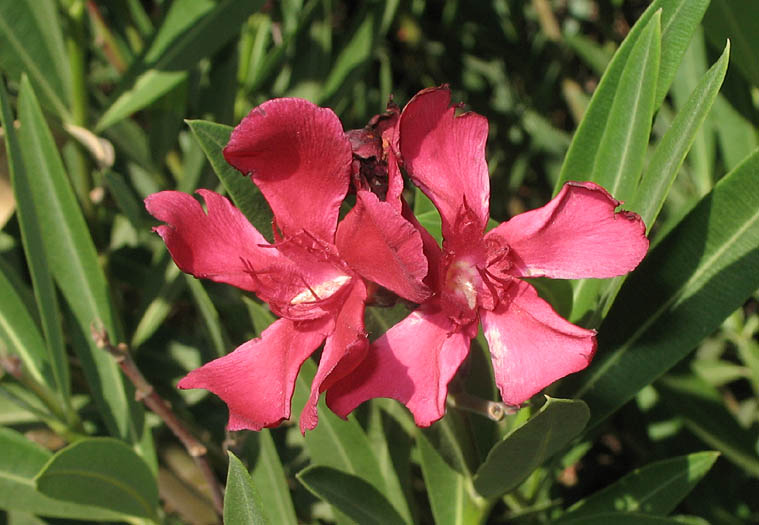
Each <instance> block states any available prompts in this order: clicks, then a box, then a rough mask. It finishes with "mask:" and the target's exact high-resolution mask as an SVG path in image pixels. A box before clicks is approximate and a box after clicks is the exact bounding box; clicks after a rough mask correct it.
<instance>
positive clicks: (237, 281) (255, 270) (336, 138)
mask: <svg viewBox="0 0 759 525" xmlns="http://www.w3.org/2000/svg"><path fill="white" fill-rule="evenodd" d="M224 156H225V158H226V159H227V161H228V162H229V163H230V164H231V165H232V166H234V167H235V168H237V169H238V170H240V171H241V172H243V173H244V174H250V177H251V178H252V180H253V182H254V183H255V184H256V185H257V186H258V188H259V189H260V190H261V192H262V194H263V196H264V197H265V198H266V200H267V202H268V203H269V205H270V206H271V209H272V212H273V215H274V224H273V230H274V236H275V241H274V243H269V242H268V241H267V240H266V239H265V238H264V237H263V236H262V235H261V233H259V232H258V231H257V230H256V229H255V228H254V227H253V226H252V225H251V224H250V223H249V221H248V220H247V219H246V218H245V216H244V215H243V214H242V213H241V212H240V211H239V210H238V209H237V208H235V207H234V206H233V205H232V204H231V203H230V202H229V200H227V199H226V198H225V197H222V196H221V195H218V194H216V193H214V192H212V191H209V190H199V191H198V193H199V194H200V195H201V196H202V197H203V199H204V200H205V205H206V210H205V211H204V209H203V207H202V206H201V204H200V203H199V202H198V201H197V200H196V199H195V198H193V197H192V196H191V195H187V194H184V193H180V192H176V191H164V192H160V193H156V194H154V195H151V196H149V197H148V198H147V199H146V200H145V203H146V207H147V209H148V211H149V212H150V213H151V214H152V215H153V216H154V217H156V218H157V219H159V220H160V221H163V222H165V223H166V224H165V225H162V226H158V227H156V228H155V231H156V232H157V233H158V234H159V235H160V236H161V237H162V238H163V240H164V241H165V243H166V246H167V247H168V249H169V252H170V253H171V255H172V257H173V258H174V261H175V262H176V264H177V266H179V268H180V269H181V270H182V271H184V272H187V273H190V274H192V275H194V276H196V277H202V278H207V279H211V280H213V281H218V282H223V283H228V284H232V285H234V286H237V287H239V288H242V289H243V290H247V291H250V292H253V293H255V294H256V295H257V296H258V297H259V298H260V299H261V300H263V301H265V302H266V303H268V304H269V306H270V308H271V310H272V311H273V312H274V313H276V314H277V315H279V316H280V319H278V320H277V321H275V322H274V323H273V324H272V325H271V326H270V327H269V328H268V329H266V330H265V331H264V332H263V333H262V334H261V337H260V338H257V339H253V340H251V341H248V342H246V343H244V344H242V345H241V346H239V347H238V348H237V349H236V350H234V351H233V352H232V353H230V354H228V355H226V356H224V357H221V358H219V359H216V360H214V361H212V362H210V363H208V364H206V365H205V366H203V367H201V368H199V369H197V370H194V371H192V372H190V373H189V374H188V375H187V376H186V377H185V378H184V379H182V380H181V381H180V383H179V387H180V388H205V389H208V390H210V391H211V392H213V393H215V394H216V395H218V396H219V397H221V398H222V399H223V400H224V401H225V402H226V404H227V405H228V407H229V424H228V428H229V429H230V430H239V429H254V430H260V429H261V428H263V427H271V426H276V425H277V424H279V423H280V422H281V421H283V420H285V419H288V418H289V417H290V410H291V409H290V402H291V398H292V394H293V390H294V385H295V380H296V377H297V374H298V371H299V369H300V367H301V365H302V363H303V362H304V361H305V360H306V359H307V358H308V357H309V356H310V355H311V354H312V353H313V352H314V351H315V350H316V349H317V348H319V347H320V346H321V345H322V343H324V348H323V350H322V354H321V358H320V361H319V366H318V369H317V373H316V376H315V377H314V380H313V383H312V386H311V394H310V398H309V400H308V402H307V404H306V406H305V408H304V409H303V412H302V414H301V417H300V427H301V431H305V430H308V429H312V428H314V427H315V426H316V424H317V421H318V415H317V409H316V404H317V401H318V398H319V395H320V393H321V392H323V391H324V390H325V389H327V388H329V386H330V385H331V384H333V383H334V382H335V381H336V380H338V379H340V378H341V377H343V376H344V375H346V374H348V373H350V371H351V370H352V369H353V368H354V367H355V366H357V365H358V363H359V362H360V361H361V360H362V359H363V358H364V356H365V354H366V351H367V347H368V342H367V337H366V332H365V330H364V306H365V303H366V301H367V296H368V295H369V292H368V287H372V286H374V285H373V284H371V283H369V282H367V281H372V282H374V283H377V284H379V285H380V286H382V287H384V288H386V289H388V290H391V291H393V292H394V293H396V294H398V295H399V296H401V297H404V298H406V299H408V300H410V301H413V302H416V303H419V302H422V301H424V300H426V299H427V297H428V295H429V290H428V288H427V286H426V285H425V284H424V283H423V282H422V279H423V278H424V277H425V275H426V274H427V262H426V259H425V257H424V254H423V252H422V240H421V237H420V233H419V232H418V231H417V229H416V228H415V227H414V226H412V225H411V224H410V223H409V222H408V221H407V220H406V219H404V218H403V217H402V216H401V213H400V210H398V209H397V208H396V207H394V206H393V205H391V204H389V203H386V202H383V201H380V200H379V199H378V198H377V196H376V195H374V194H373V193H371V192H370V191H366V190H364V189H359V190H358V191H357V192H356V204H355V206H354V207H353V208H352V210H351V211H350V212H349V213H348V214H347V215H346V216H345V217H344V218H343V219H342V220H341V221H340V223H339V224H338V212H339V208H340V205H341V203H342V202H343V199H344V198H345V196H346V193H347V191H348V187H349V184H350V177H351V169H352V162H353V154H352V150H351V143H350V140H349V138H348V137H347V136H346V134H345V133H344V132H343V128H342V125H341V123H340V121H339V120H338V118H337V116H336V115H335V114H334V113H333V112H332V111H331V110H329V109H324V108H319V107H317V106H315V105H313V104H311V103H310V102H307V101H305V100H300V99H275V100H270V101H268V102H265V103H264V104H261V105H260V106H258V107H257V108H254V109H253V110H252V111H251V112H250V114H249V115H248V116H247V117H246V118H245V119H243V121H242V122H241V123H240V124H239V125H238V126H237V127H236V128H235V129H234V131H233V133H232V135H231V137H230V140H229V143H228V145H227V146H226V148H225V149H224Z"/></svg>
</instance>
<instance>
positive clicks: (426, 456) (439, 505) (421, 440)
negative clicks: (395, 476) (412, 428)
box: [416, 431, 490, 525]
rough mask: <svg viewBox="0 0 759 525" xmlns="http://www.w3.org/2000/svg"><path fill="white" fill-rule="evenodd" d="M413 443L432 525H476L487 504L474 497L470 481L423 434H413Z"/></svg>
mask: <svg viewBox="0 0 759 525" xmlns="http://www.w3.org/2000/svg"><path fill="white" fill-rule="evenodd" d="M416 443H417V446H418V447H419V459H420V463H421V467H422V475H423V476H424V483H425V486H426V488H427V494H428V495H429V498H430V506H431V507H432V515H433V516H434V517H435V523H437V524H439V525H465V524H468V523H479V522H480V521H481V520H482V518H483V517H484V516H485V515H487V510H488V508H489V506H490V504H489V503H488V502H487V501H486V500H484V499H483V498H481V497H480V496H479V495H477V493H476V492H475V490H474V487H473V486H472V478H471V477H470V476H469V475H468V473H464V472H462V470H463V469H460V468H459V469H457V468H454V467H453V466H452V465H451V464H450V463H448V462H447V461H446V460H445V459H444V458H443V456H441V455H440V452H439V451H438V450H437V449H436V448H435V447H433V446H432V444H431V443H430V442H429V440H428V439H427V437H426V436H425V435H424V433H423V432H421V431H418V432H417V439H416Z"/></svg>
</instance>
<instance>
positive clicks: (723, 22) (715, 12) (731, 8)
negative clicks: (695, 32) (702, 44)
mask: <svg viewBox="0 0 759 525" xmlns="http://www.w3.org/2000/svg"><path fill="white" fill-rule="evenodd" d="M754 9H756V3H755V2H754V1H753V0H729V1H728V0H712V2H711V5H710V6H709V9H708V10H707V11H706V14H705V15H704V31H705V33H706V37H707V38H708V39H709V41H710V42H711V43H712V44H714V45H715V46H722V45H724V43H725V40H726V39H728V38H729V39H730V40H731V41H732V43H733V47H734V50H733V61H734V62H735V65H736V66H737V68H738V70H739V71H740V72H741V73H742V74H743V76H744V77H745V78H746V79H747V80H748V81H749V82H751V83H752V84H753V85H754V86H759V63H758V62H757V60H756V50H757V49H758V48H759V17H756V16H753V13H754Z"/></svg>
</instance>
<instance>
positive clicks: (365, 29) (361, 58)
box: [320, 4, 382, 101]
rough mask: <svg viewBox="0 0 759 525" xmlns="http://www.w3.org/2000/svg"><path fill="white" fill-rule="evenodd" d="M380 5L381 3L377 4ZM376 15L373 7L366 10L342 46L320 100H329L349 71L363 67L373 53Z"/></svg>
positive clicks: (341, 84)
mask: <svg viewBox="0 0 759 525" xmlns="http://www.w3.org/2000/svg"><path fill="white" fill-rule="evenodd" d="M377 6H379V7H382V4H377ZM377 16H378V14H377V13H376V12H375V10H374V9H370V10H368V11H367V12H366V13H365V15H364V16H363V18H362V19H361V23H360V25H359V26H358V27H357V28H356V30H355V32H354V33H353V35H352V36H351V38H350V40H349V41H348V42H347V43H346V44H345V45H344V46H343V47H342V49H341V50H340V54H339V55H338V56H337V59H335V63H334V65H333V66H332V69H331V70H330V72H329V75H327V78H326V80H325V81H324V86H323V87H322V90H321V93H320V100H322V101H324V100H329V99H330V97H332V96H333V95H334V94H335V93H336V92H337V91H338V90H339V89H340V88H341V87H342V86H343V84H345V81H346V79H347V78H348V76H349V75H351V73H354V72H356V71H359V70H360V69H362V68H365V67H366V66H367V65H368V64H369V62H370V61H371V57H372V53H374V37H375V35H376V33H377V29H378V28H377V21H376V19H377Z"/></svg>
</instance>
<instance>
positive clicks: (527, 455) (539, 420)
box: [474, 398, 590, 497]
mask: <svg viewBox="0 0 759 525" xmlns="http://www.w3.org/2000/svg"><path fill="white" fill-rule="evenodd" d="M589 417H590V414H589V413H588V407H587V405H586V404H585V403H583V402H582V401H575V400H569V399H553V398H548V400H547V401H546V404H545V405H543V407H541V409H540V411H539V412H538V413H537V414H536V415H535V416H533V417H532V418H530V419H529V420H528V421H527V422H526V423H525V424H524V425H522V426H521V427H519V428H517V429H516V430H514V431H513V432H511V433H510V434H509V435H508V436H506V437H505V438H504V439H503V441H501V442H500V443H498V444H496V445H495V446H494V447H493V448H492V449H491V450H490V452H489V453H488V457H487V459H486V460H485V461H484V463H483V464H482V465H481V466H480V468H479V469H477V474H475V476H474V487H475V488H476V489H477V492H479V493H480V494H482V495H483V496H486V497H495V496H500V495H502V494H504V493H506V492H508V491H510V490H512V489H513V488H515V487H517V486H518V485H519V484H520V483H521V482H522V481H524V480H525V479H527V477H528V476H529V475H530V474H532V472H533V471H534V470H535V469H536V468H538V467H540V466H541V465H542V464H543V463H544V462H545V461H546V460H547V459H549V458H550V457H551V456H552V455H553V454H555V453H556V452H558V451H559V450H561V449H562V448H563V447H564V446H566V445H567V444H569V442H570V441H572V439H574V438H575V436H577V435H578V434H579V433H580V432H582V430H583V429H584V428H585V424H586V423H587V422H588V419H589Z"/></svg>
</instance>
